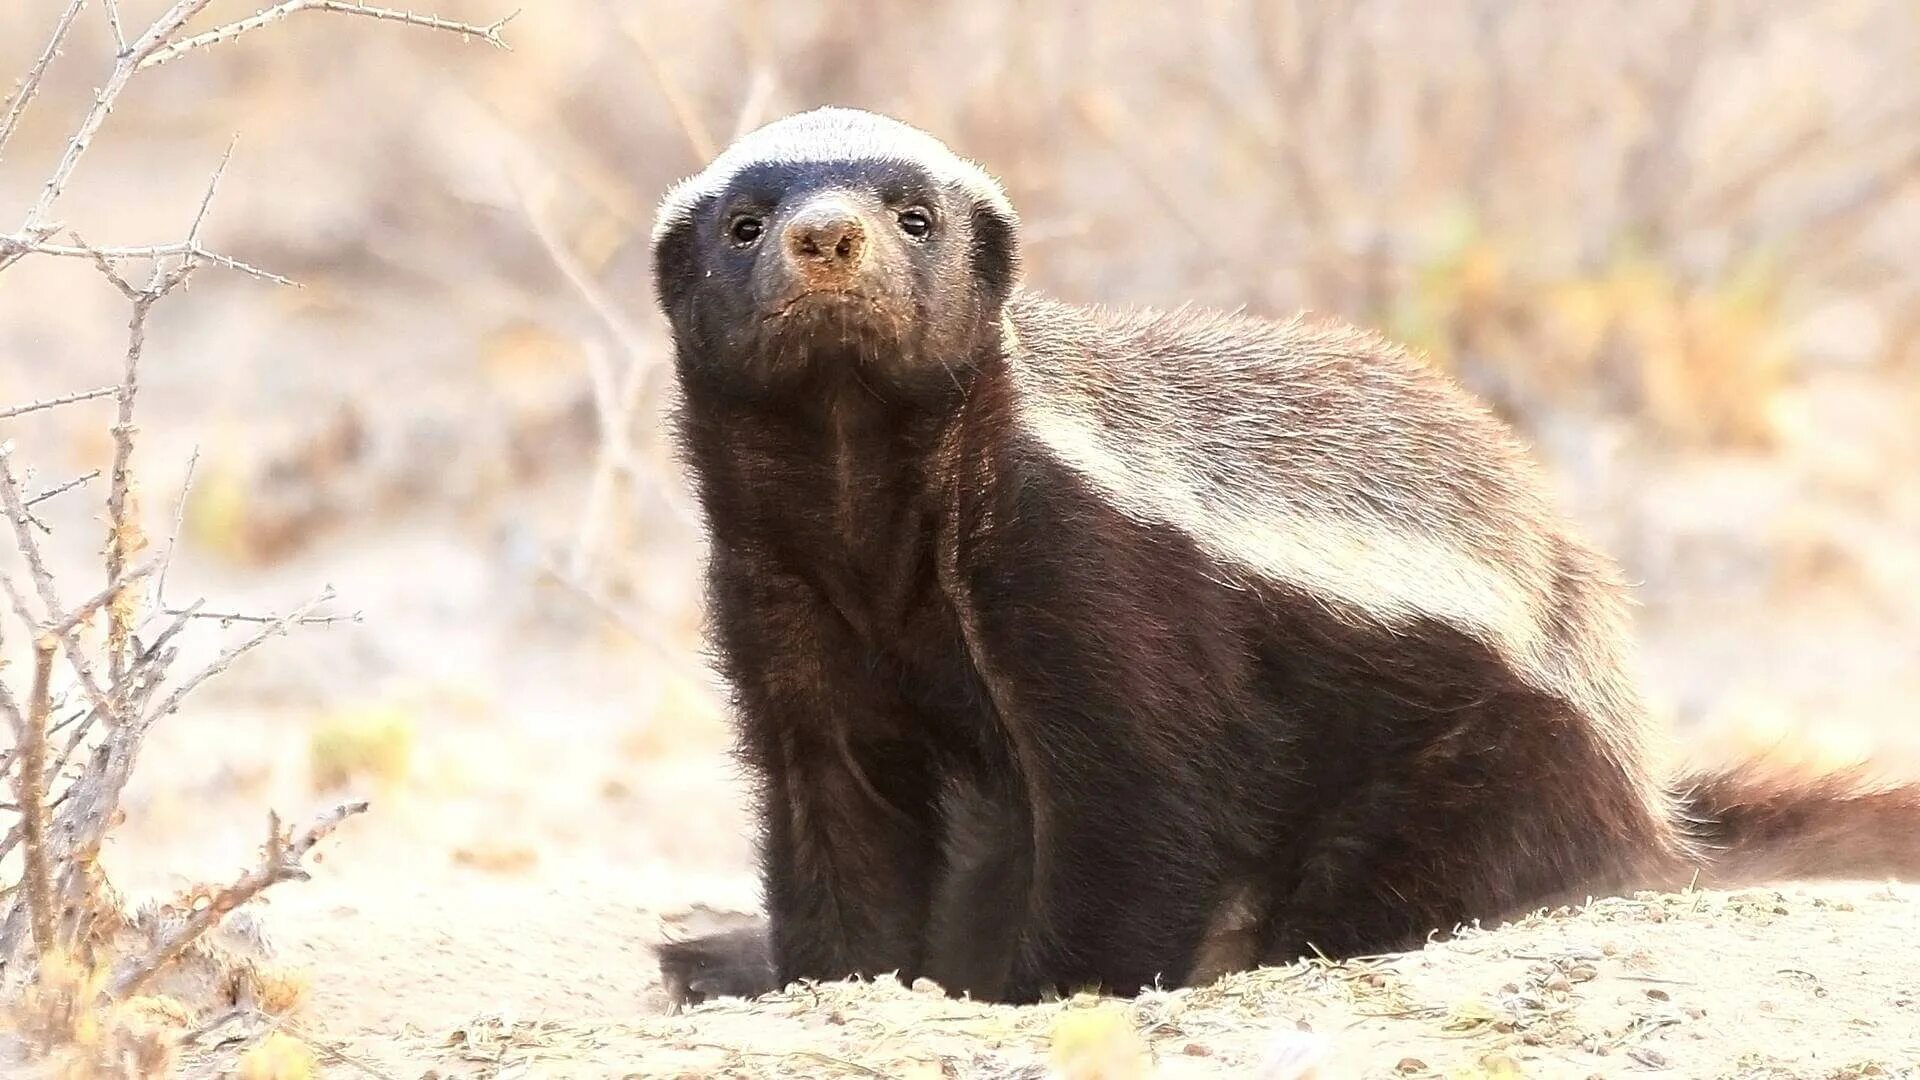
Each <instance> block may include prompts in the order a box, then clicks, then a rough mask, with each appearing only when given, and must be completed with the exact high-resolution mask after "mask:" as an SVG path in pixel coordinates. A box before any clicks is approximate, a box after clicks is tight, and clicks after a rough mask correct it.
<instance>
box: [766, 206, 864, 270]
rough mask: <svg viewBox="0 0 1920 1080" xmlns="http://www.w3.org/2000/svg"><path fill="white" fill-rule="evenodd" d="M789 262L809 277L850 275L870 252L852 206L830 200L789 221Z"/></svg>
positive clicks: (857, 214)
mask: <svg viewBox="0 0 1920 1080" xmlns="http://www.w3.org/2000/svg"><path fill="white" fill-rule="evenodd" d="M785 237H786V245H787V259H788V261H789V262H791V263H793V265H794V266H795V267H796V268H797V269H798V270H800V272H802V273H803V274H805V275H807V276H808V277H810V278H834V277H846V276H850V275H851V274H852V273H853V272H854V271H855V270H858V269H859V268H860V263H861V260H862V259H864V258H865V257H866V253H867V230H866V227H865V226H863V225H862V224H861V223H860V215H859V213H858V212H857V211H855V210H854V208H853V207H851V206H848V205H847V204H846V203H843V202H840V201H838V200H829V201H823V202H819V203H815V204H813V205H811V206H808V207H805V208H804V209H802V210H801V211H800V212H799V213H797V214H795V215H794V216H793V218H792V219H791V220H790V221H788V222H787V227H786V233H785Z"/></svg>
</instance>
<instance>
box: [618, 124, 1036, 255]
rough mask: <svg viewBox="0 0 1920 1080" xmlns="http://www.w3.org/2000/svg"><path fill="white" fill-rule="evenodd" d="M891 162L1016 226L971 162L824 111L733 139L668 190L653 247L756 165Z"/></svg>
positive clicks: (996, 189)
mask: <svg viewBox="0 0 1920 1080" xmlns="http://www.w3.org/2000/svg"><path fill="white" fill-rule="evenodd" d="M808 161H822V162H824V161H892V162H900V163H903V164H910V165H917V166H919V167H920V168H922V169H925V170H926V171H927V172H928V173H929V174H930V175H931V176H932V177H933V179H934V180H936V181H942V180H944V181H947V182H950V183H955V184H958V185H960V186H961V187H962V188H964V189H965V190H966V191H967V192H968V193H969V194H971V195H972V196H973V197H974V198H977V199H980V200H981V201H983V202H985V203H987V204H988V205H990V206H992V207H993V208H994V209H995V210H997V211H998V212H999V213H1000V214H1001V215H1002V216H1004V217H1005V218H1006V219H1007V220H1008V221H1017V220H1018V219H1017V218H1016V217H1015V215H1014V212H1013V205H1012V204H1011V203H1009V202H1008V201H1007V195H1006V192H1005V191H1004V190H1002V189H1001V187H1000V183H999V181H997V180H995V179H994V178H993V177H992V176H991V175H989V174H988V173H987V171H986V170H985V169H983V168H981V167H980V166H979V165H978V164H977V163H975V162H972V161H969V160H967V159H966V158H963V157H961V156H960V155H958V154H956V153H954V152H953V151H952V150H950V149H948V148H947V145H946V144H945V143H943V142H941V141H940V140H939V139H936V138H934V137H933V136H931V135H929V134H927V133H926V132H924V131H921V130H920V129H919V128H916V127H912V126H910V125H907V124H904V123H901V122H900V121H898V120H895V119H893V118H892V117H888V116H881V115H879V114H877V113H870V112H864V111H862V110H859V109H845V108H840V107H837V106H832V105H828V106H823V107H821V108H818V109H813V110H811V111H809V112H803V113H795V114H793V115H791V116H786V117H782V118H781V119H779V120H775V121H773V122H771V123H768V124H765V125H763V126H761V127H759V128H756V129H754V130H753V131H750V132H748V133H747V134H745V135H742V136H741V137H740V138H738V139H736V140H734V142H733V143H732V144H731V145H729V146H728V147H727V148H726V149H725V150H723V151H721V153H720V155H719V156H718V157H716V158H714V159H713V161H711V162H709V163H708V165H707V167H706V168H704V169H702V170H700V171H699V172H697V173H695V174H694V175H692V176H689V177H687V178H686V179H685V180H682V181H680V182H679V183H678V184H675V185H674V186H673V187H672V188H669V189H668V191H667V194H666V196H665V197H664V198H662V199H661V200H660V209H659V212H658V214H657V215H656V216H655V218H654V225H653V242H654V243H656V244H657V243H659V242H660V238H661V237H662V236H664V235H665V234H666V232H667V231H668V230H669V229H671V228H673V227H674V226H675V225H677V224H679V223H680V222H682V221H685V220H686V219H687V218H688V217H689V216H691V215H692V214H693V210H694V208H695V207H696V206H698V205H699V204H700V202H701V200H703V199H705V198H706V197H707V196H709V195H713V194H715V193H717V192H719V191H721V190H723V189H725V188H726V186H727V184H728V183H729V182H731V181H732V180H733V178H734V177H735V176H737V175H739V173H740V171H741V170H742V169H745V168H747V167H748V166H750V165H757V164H760V163H762V162H808Z"/></svg>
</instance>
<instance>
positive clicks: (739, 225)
mask: <svg viewBox="0 0 1920 1080" xmlns="http://www.w3.org/2000/svg"><path fill="white" fill-rule="evenodd" d="M766 230H767V223H766V222H764V221H762V220H760V219H759V218H757V217H754V216H753V215H752V214H741V215H740V216H739V217H737V218H734V219H733V222H732V224H730V225H728V226H727V235H729V236H731V237H733V241H734V243H736V244H739V245H741V246H742V247H744V246H746V245H748V244H751V243H753V242H754V241H755V240H758V239H760V234H761V233H763V232H765V231H766Z"/></svg>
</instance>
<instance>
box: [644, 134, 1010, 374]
mask: <svg viewBox="0 0 1920 1080" xmlns="http://www.w3.org/2000/svg"><path fill="white" fill-rule="evenodd" d="M1016 228H1017V220H1016V218H1015V216H1014V213H1013V209H1012V207H1011V206H1010V205H1009V204H1008V202H1007V198H1006V195H1005V194H1004V193H1003V192H1002V191H1001V189H1000V186H999V185H998V184H997V183H995V181H994V180H993V179H992V178H991V177H990V176H988V175H987V174H986V173H985V172H984V171H983V170H981V169H980V167H979V166H977V165H975V164H973V163H972V162H969V161H966V160H963V159H962V158H960V157H958V156H957V155H955V154H954V153H953V152H952V151H951V150H949V149H947V147H946V146H945V145H943V144H942V143H940V142H939V140H937V139H935V138H933V137H932V136H930V135H927V134H926V133H924V132H921V131H919V130H917V129H915V128H912V127H909V126H907V125H906V124H903V123H900V122H899V121H896V120H892V119H889V118H887V117H883V116H876V115H873V114H871V113H866V112H860V111H857V110H852V109H840V108H822V109H816V110H813V111H811V112H806V113H800V114H797V115H794V116H789V117H786V118H784V119H781V120H777V121H775V122H773V123H771V124H768V125H766V126H765V127H762V128H760V129H758V130H756V131H754V132H751V133H750V134H748V135H746V136H743V137H742V138H741V139H740V140H738V141H737V142H735V143H734V144H733V145H731V146H729V147H728V148H727V149H726V150H725V151H724V152H723V153H721V154H720V155H719V156H718V157H717V158H715V159H714V160H713V162H712V163H710V164H709V165H708V166H707V167H706V168H705V169H704V170H702V171H701V172H699V173H698V174H696V175H694V176H692V177H689V178H688V179H686V180H684V181H682V182H681V183H680V184H678V185H676V186H675V187H674V188H673V189H672V190H671V191H669V192H668V193H667V196H666V198H665V199H664V200H663V202H662V204H661V207H660V211H659V217H658V220H657V222H656V224H655V226H654V232H653V257H654V286H655V290H656V293H657V296H658V299H659V301H660V305H661V307H662V309H663V310H664V311H665V313H666V315H667V318H668V321H669V322H670V323H671V324H672V327H673V334H674V341H675V347H676V352H677V355H678V362H679V364H680V366H681V372H682V375H683V377H685V378H687V379H689V380H692V381H695V382H697V383H699V384H701V385H703V386H704V387H705V388H706V389H708V390H711V391H715V392H719V393H724V394H727V395H729V396H734V397H743V398H762V399H764V398H779V397H781V396H785V395H792V394H795V393H804V392H805V391H806V389H807V388H809V387H811V386H815V385H821V384H822V383H823V381H825V380H837V379H839V378H843V377H846V376H852V377H854V378H857V379H858V380H859V381H860V383H862V384H864V386H865V387H866V388H867V389H868V390H870V391H872V392H874V393H877V394H880V395H882V396H883V397H886V398H888V399H892V400H899V401H902V402H905V403H909V404H918V405H923V406H929V407H933V406H937V405H938V404H939V403H941V402H943V401H947V400H950V399H951V397H952V396H953V395H954V394H956V393H957V392H963V391H964V387H965V385H966V381H967V379H968V377H969V376H970V375H971V373H972V371H973V369H974V368H975V366H976V365H977V363H978V362H979V360H980V359H981V358H982V357H983V356H985V355H989V354H990V353H991V351H992V350H993V348H994V347H995V345H996V344H997V341H998V335H999V332H1000V329H999V324H1000V307H1001V304H1002V302H1003V301H1004V300H1005V299H1006V297H1007V294H1008V292H1009V291H1010V290H1011V288H1012V287H1013V283H1014V280H1015V277H1016V274H1017V261H1018V254H1017V250H1016V249H1017V240H1016V236H1015V232H1016Z"/></svg>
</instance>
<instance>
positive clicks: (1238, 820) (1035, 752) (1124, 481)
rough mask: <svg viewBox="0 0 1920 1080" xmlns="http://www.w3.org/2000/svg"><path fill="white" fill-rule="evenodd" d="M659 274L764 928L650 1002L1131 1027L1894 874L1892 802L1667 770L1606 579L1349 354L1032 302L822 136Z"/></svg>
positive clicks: (1835, 785) (691, 193)
mask: <svg viewBox="0 0 1920 1080" xmlns="http://www.w3.org/2000/svg"><path fill="white" fill-rule="evenodd" d="M653 244H654V260H655V266H654V269H655V288H656V293H657V299H658V301H659V304H660V306H661V308H662V310H663V312H664V314H665V315H666V318H667V320H668V321H669V323H670V325H671V329H672V335H673V343H674V358H675V367H676V372H677V376H678V380H679V385H680V390H681V404H680V406H679V414H678V417H677V421H676V423H677V433H678V437H679V442H680V446H681V451H682V454H683V457H684V459H685V462H686V464H687V465H688V467H689V468H690V470H691V473H692V475H693V478H694V480H695V482H696V485H697V490H698V495H699V501H700V504H701V506H702V509H703V512H704V515H705V517H706V521H707V526H708V530H709V536H710V551H709V560H708V566H707V579H708V589H709V607H710V616H711V619H712V642H713V646H714V652H715V654H716V657H717V661H718V664H719V666H720V668H721V672H722V674H723V675H724V676H725V678H726V681H727V682H728V684H729V685H730V687H731V689H732V691H733V694H734V697H735V702H734V705H735V712H736V716H737V726H738V734H739V752H740V755H741V758H742V760H743V762H744V763H745V765H746V766H747V767H748V770H749V772H750V775H751V776H752V777H753V778H754V779H755V780H756V781H757V787H758V797H759V823H760V826H761V830H762V835H761V844H760V852H761V870H762V877H763V884H764V890H765V902H766V906H767V919H766V921H765V923H764V925H760V926H754V927H748V928H746V929H735V930H731V931H729V932H727V933H725V934H720V935H714V936H711V937H707V938H700V939H695V940H690V941H680V942H674V943H670V944H667V945H664V946H662V947H661V949H660V960H661V967H662V972H663V975H664V976H665V977H666V980H667V982H668V984H669V987H670V991H671V992H672V993H673V994H674V996H676V997H677V998H681V999H686V1000H693V999H698V998H700V997H703V996H707V995H712V994H742V995H750V994H754V993H757V992H761V991H764V990H768V989H772V988H774V987H776V986H779V985H784V984H786V983H788V982H790V981H793V980H797V979H803V978H806V979H819V980H827V979H837V978H843V977H847V976H854V975H859V976H873V975H877V974H880V973H885V972H896V973H898V974H899V975H900V977H902V978H903V979H911V978H914V977H920V976H925V977H929V978H931V979H933V980H934V981H936V982H938V983H939V984H940V985H942V986H943V987H945V988H946V989H947V990H949V991H950V992H955V993H960V992H965V993H969V994H971V995H972V996H974V997H975V998H979V999H987V1000H1000V1001H1013V1002H1024V1001H1032V1000H1036V999H1038V998H1040V997H1042V996H1045V995H1048V994H1051V993H1060V992H1068V991H1071V990H1074V989H1080V988H1086V987H1099V988H1101V989H1103V990H1105V991H1107V992H1110V993H1117V994H1123V995H1125V994H1132V993H1135V992H1137V991H1139V990H1140V989H1141V988H1143V987H1147V986H1151V985H1156V984H1157V985H1161V986H1177V985H1182V984H1189V983H1193V982H1197V981H1202V980H1205V979H1209V978H1211V977H1213V976H1215V975H1218V974H1220V973H1223V972H1226V971H1230V970H1235V969H1239V968H1244V967H1248V966H1252V965H1255V964H1260V963H1285V962H1290V961H1292V960H1294V959H1296V958H1298V957H1300V956H1302V955H1307V954H1309V953H1311V952H1312V951H1315V950H1317V951H1319V952H1321V953H1324V954H1327V955H1329V956H1335V957H1338V956H1351V955H1356V954H1362V953H1373V952H1379V951H1384V950H1391V949H1395V948H1400V947H1405V946H1410V945H1414V944H1417V943H1418V942H1420V941H1421V940H1423V939H1425V938H1426V937H1428V936H1430V935H1432V934H1434V933H1444V932H1446V931H1448V930H1450V929H1451V928H1454V927H1456V926H1458V925H1460V924H1463V923H1466V922H1469V921H1472V920H1498V919H1500V918H1503V917H1508V916H1512V915H1514V914H1517V913H1520V912H1523V911H1525V910H1529V909H1532V908H1535V907H1538V906H1541V905H1544V904H1550V903H1555V902H1560V901H1567V900H1575V899H1578V898H1579V897H1581V896H1583V895H1602V894H1606V893H1609V892H1615V891H1619V890H1622V889H1626V888H1630V887H1633V886H1636V885H1679V884H1684V883H1686V882H1687V881H1688V880H1689V879H1690V878H1691V877H1693V876H1694V875H1695V874H1696V873H1700V872H1703V871H1704V873H1705V878H1706V880H1710V881H1719V882H1730V881H1738V880H1751V879H1753V878H1754V877H1756V876H1759V877H1764V876H1768V875H1778V876H1788V875H1826V874H1831V875H1845V876H1873V875H1880V874H1888V873H1893V874H1898V873H1903V872H1905V873H1910V872H1913V871H1915V870H1916V869H1920V839H1916V838H1915V837H1916V836H1920V833H1917V832H1916V831H1915V827H1916V826H1920V795H1916V793H1915V789H1913V788H1897V787H1896V788H1878V787H1870V786H1865V785H1863V784H1858V783H1855V782H1854V780H1853V778H1850V777H1828V778H1813V779H1802V778H1795V777H1781V778H1770V777H1766V776H1761V775H1757V774H1755V773H1752V772H1750V771H1743V770H1738V769H1736V770H1732V771H1728V772H1725V773H1715V774H1699V775H1678V774H1676V773H1675V772H1674V771H1673V769H1672V766H1670V765H1669V764H1668V763H1667V762H1666V760H1665V753H1664V751H1663V749H1662V746H1661V741H1660V739H1659V738H1658V737H1657V736H1658V734H1659V733H1657V732H1656V731H1654V730H1652V729H1651V727H1650V724H1649V720H1648V716H1647V712H1646V709H1645V707H1644V705H1643V703H1642V700H1641V696H1640V692H1639V690H1638V689H1637V688H1636V682H1635V676H1634V673H1633V671H1632V668H1631V660H1630V656H1629V649H1628V647H1627V638H1626V619H1625V616H1624V610H1623V600H1622V586H1621V583H1620V579H1619V575H1618V573H1617V571H1616V569H1615V567H1614V565H1613V564H1612V563H1610V562H1609V561H1608V560H1607V559H1606V558H1604V557H1603V556H1601V555H1600V554H1598V553H1596V552H1595V551H1594V550H1593V549H1592V548H1590V547H1589V546H1588V545H1587V544H1585V543H1584V542H1583V541H1582V540H1581V539H1580V538H1579V537H1578V536H1577V535H1576V534H1575V531H1574V529H1573V528H1572V527H1571V526H1570V525H1569V524H1568V522H1567V521H1566V520H1565V519H1564V518H1563V517H1562V516H1561V514H1560V513H1559V512H1558V511H1557V510H1556V509H1555V507H1554V506H1553V505H1552V503H1551V501H1550V500H1549V498H1548V497H1547V495H1546V494H1545V491H1544V485H1543V483H1542V481H1541V480H1540V478H1539V477H1538V476H1537V474H1536V470H1535V469H1534V467H1533V466H1532V465H1531V464H1530V463H1529V461H1528V460H1527V458H1526V456H1525V455H1524V453H1523V451H1522V449H1521V448H1520V446H1519V445H1518V444H1517V443H1516V441H1515V439H1514V438H1513V436H1512V435H1511V434H1510V433H1509V432H1508V431H1507V430H1506V429H1505V428H1504V427H1503V426H1502V425H1501V424H1500V423H1499V422H1498V421H1497V420H1495V419H1494V418H1493V417H1492V416H1491V415H1490V414H1489V413H1488V412H1487V411H1486V410H1484V409H1483V408H1482V407H1481V406H1480V405H1479V404H1478V403H1476V402H1475V401H1474V400H1472V399H1471V398H1470V397H1469V396H1468V395H1467V394H1466V393H1465V392H1464V391H1462V390H1461V389H1459V388H1458V387H1457V386H1456V385H1455V384H1454V383H1452V382H1451V381H1449V380H1448V379H1447V378H1446V377H1444V376H1443V375H1441V374H1439V373H1437V372H1436V371H1434V370H1432V369H1430V368H1429V367H1427V366H1425V365H1424V364H1423V363H1421V362H1420V361H1418V360H1417V359H1415V358H1413V357H1410V356H1409V355H1407V354H1406V353H1405V352H1404V351H1403V350H1402V349H1400V348H1397V347H1395V346H1394V345H1392V344H1391V343H1389V342H1387V341H1385V340H1382V339H1381V338H1379V337H1377V336H1375V335H1373V334H1370V333H1365V332H1362V331H1360V330H1357V329H1354V328H1351V327H1347V326H1342V325H1337V324H1331V323H1326V322H1312V321H1308V320H1306V319H1303V318H1295V319H1294V320H1292V321H1288V322H1270V321H1264V320H1261V319H1257V318H1252V317H1246V316H1239V315H1227V314H1219V313H1213V312H1207V311H1200V310H1193V309H1181V310H1179V311H1176V312H1171V313H1168V312H1155V311H1144V310H1111V309H1106V308H1099V307H1082V306H1073V305H1069V304H1065V303H1061V302H1058V301H1055V300H1051V299H1048V298H1046V297H1044V296H1040V295H1037V294H1035V293H1033V292H1031V291H1028V290H1026V289H1024V288H1023V287H1021V286H1020V285H1019V283H1018V279H1019V264H1020V226H1019V221H1018V218H1017V216H1016V215H1015V212H1014V210H1013V207H1012V206H1011V205H1010V204H1009V202H1008V199H1007V197H1006V195H1005V194H1004V192H1003V191H1002V190H1001V188H1000V186H999V185H998V184H997V183H996V182H995V181H994V180H993V179H992V178H991V177H990V176H989V175H988V174H987V173H986V172H985V171H984V170H982V169H981V168H980V167H979V166H977V165H975V164H973V163H972V162H969V161H967V160H964V159H962V158H960V157H959V156H957V155H955V154H954V153H953V152H952V151H950V150H949V149H948V148H947V147H946V146H944V145H943V144H942V143H940V142H939V141H937V140H936V139H934V138H933V137H932V136H930V135H927V134H925V133H923V132H921V131H919V130H916V129H914V128H911V127H909V126H907V125H905V124H902V123H899V122H897V121H895V120H892V119H889V118H885V117H881V116H876V115H872V114H869V113H865V112H859V111H853V110H848V109H841V108H823V109H818V110H815V111H811V112H806V113H802V114H798V115H794V116H790V117H787V118H785V119H782V120H778V121H776V122H773V123H771V124H769V125H767V126H765V127H763V128H760V129H759V130H757V131H754V132H752V133H750V134H748V135H746V136H745V137H743V138H742V139H740V140H739V141H738V142H736V143H735V144H733V145H732V146H730V147H729V148H727V149H726V150H725V151H724V152H723V153H722V154H720V155H719V157H717V158H716V159H715V160H714V161H713V162H712V163H711V164H710V165H708V166H707V167H706V168H705V169H704V170H703V171H701V172H700V173H698V174H697V175H695V176H693V177H691V178H689V179H687V180H685V181H683V182H681V183H680V184H679V185H678V186H676V187H675V188H674V189H673V190H672V191H671V192H669V193H668V195H667V196H666V198H665V200H664V202H663V204H662V206H661V209H660V213H659V217H658V221H657V224H656V226H655V230H654V234H653ZM1855 841H1859V842H1857V843H1856V842H1855Z"/></svg>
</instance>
